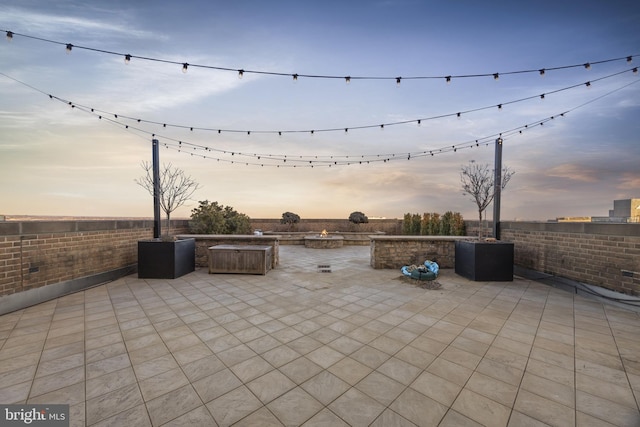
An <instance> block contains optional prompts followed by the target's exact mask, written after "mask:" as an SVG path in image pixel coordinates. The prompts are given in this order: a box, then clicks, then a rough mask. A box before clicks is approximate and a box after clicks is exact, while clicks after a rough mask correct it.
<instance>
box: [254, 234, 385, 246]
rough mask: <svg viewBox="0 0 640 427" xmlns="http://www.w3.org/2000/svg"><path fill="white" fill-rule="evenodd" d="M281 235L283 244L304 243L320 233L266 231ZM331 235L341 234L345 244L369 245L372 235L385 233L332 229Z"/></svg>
mask: <svg viewBox="0 0 640 427" xmlns="http://www.w3.org/2000/svg"><path fill="white" fill-rule="evenodd" d="M276 234H277V235H278V236H280V244H281V245H304V244H305V243H304V239H305V237H308V236H317V235H318V234H320V233H319V232H316V231H291V232H282V233H276V232H273V231H265V232H264V235H265V236H273V235H276ZM329 235H330V236H340V237H342V238H343V245H344V246H369V245H370V244H371V239H370V236H371V235H375V236H384V235H385V233H384V232H382V231H379V232H375V233H362V232H354V231H330V232H329Z"/></svg>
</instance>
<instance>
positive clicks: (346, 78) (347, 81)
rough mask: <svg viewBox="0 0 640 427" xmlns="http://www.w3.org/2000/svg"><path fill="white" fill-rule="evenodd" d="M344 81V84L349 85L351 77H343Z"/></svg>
mask: <svg viewBox="0 0 640 427" xmlns="http://www.w3.org/2000/svg"><path fill="white" fill-rule="evenodd" d="M344 81H345V83H346V84H349V83H351V76H347V77H345V78H344Z"/></svg>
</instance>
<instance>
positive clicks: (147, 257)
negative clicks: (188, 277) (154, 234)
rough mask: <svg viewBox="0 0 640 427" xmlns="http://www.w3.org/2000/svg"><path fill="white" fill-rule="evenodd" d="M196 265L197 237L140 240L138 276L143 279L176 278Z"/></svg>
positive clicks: (190, 270) (189, 271)
mask: <svg viewBox="0 0 640 427" xmlns="http://www.w3.org/2000/svg"><path fill="white" fill-rule="evenodd" d="M195 266H196V241H195V239H180V240H176V241H173V242H171V241H169V242H163V241H162V240H160V239H150V240H139V241H138V277H139V278H141V279H175V278H178V277H180V276H184V275H185V274H187V273H191V272H192V271H194V270H195V268H196V267H195Z"/></svg>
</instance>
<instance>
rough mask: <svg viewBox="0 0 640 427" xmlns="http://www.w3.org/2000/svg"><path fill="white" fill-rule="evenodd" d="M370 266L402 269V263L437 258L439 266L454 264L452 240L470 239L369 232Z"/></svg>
mask: <svg viewBox="0 0 640 427" xmlns="http://www.w3.org/2000/svg"><path fill="white" fill-rule="evenodd" d="M369 238H370V239H371V267H373V268H375V269H381V268H394V269H395V268H401V267H402V266H404V265H412V264H416V265H417V264H422V263H423V262H424V261H425V260H431V261H436V262H437V263H438V265H439V266H440V268H453V267H454V266H455V242H456V241H459V240H473V238H470V237H467V236H380V235H370V236H369Z"/></svg>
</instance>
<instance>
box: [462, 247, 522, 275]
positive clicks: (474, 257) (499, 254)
mask: <svg viewBox="0 0 640 427" xmlns="http://www.w3.org/2000/svg"><path fill="white" fill-rule="evenodd" d="M455 270H456V274H459V275H460V276H462V277H466V278H467V279H469V280H474V281H478V282H510V281H513V243H507V242H471V241H457V242H456V254H455Z"/></svg>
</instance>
